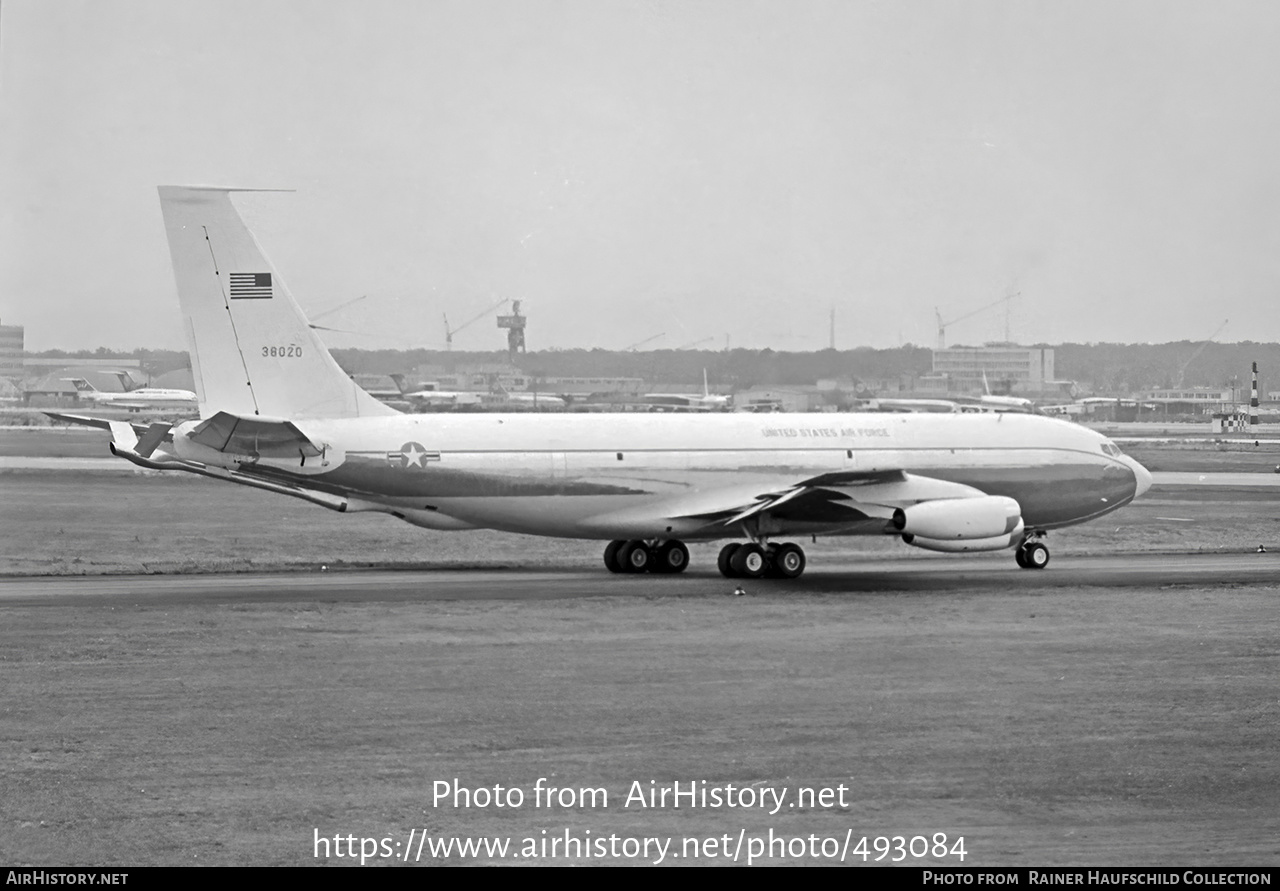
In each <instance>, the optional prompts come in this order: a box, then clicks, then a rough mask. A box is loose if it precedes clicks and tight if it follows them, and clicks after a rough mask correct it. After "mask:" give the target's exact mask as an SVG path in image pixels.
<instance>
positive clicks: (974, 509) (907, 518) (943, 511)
mask: <svg viewBox="0 0 1280 891" xmlns="http://www.w3.org/2000/svg"><path fill="white" fill-rule="evenodd" d="M892 522H893V528H894V529H896V530H897V531H899V532H901V533H903V534H904V535H915V536H919V537H921V538H929V539H934V540H936V541H974V540H977V539H992V538H997V537H1002V538H1007V537H1008V536H1009V535H1010V534H1011V533H1012V532H1013V531H1014V529H1021V528H1022V508H1021V506H1019V504H1018V502H1016V501H1014V500H1013V499H1012V498H1007V497H1005V496H1004V495H983V496H981V497H979V498H947V499H943V500H938V501H925V502H922V503H921V504H913V505H911V506H910V507H900V508H898V509H897V510H895V511H894V512H893V520H892ZM1000 547H1006V545H1000ZM969 550H974V549H973V548H970V549H969Z"/></svg>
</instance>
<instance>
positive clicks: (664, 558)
mask: <svg viewBox="0 0 1280 891" xmlns="http://www.w3.org/2000/svg"><path fill="white" fill-rule="evenodd" d="M688 568H689V549H688V548H687V547H685V545H684V542H682V541H679V540H678V539H674V538H673V539H670V540H669V541H664V542H663V543H662V544H660V545H658V547H657V548H655V549H654V561H653V569H652V570H651V571H652V572H661V573H677V572H684V571H685V570H686V569H688Z"/></svg>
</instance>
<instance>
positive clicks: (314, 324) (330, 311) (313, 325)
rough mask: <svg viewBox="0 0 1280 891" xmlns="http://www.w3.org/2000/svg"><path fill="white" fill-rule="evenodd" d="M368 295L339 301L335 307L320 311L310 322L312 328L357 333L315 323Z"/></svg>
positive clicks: (341, 332) (340, 332)
mask: <svg viewBox="0 0 1280 891" xmlns="http://www.w3.org/2000/svg"><path fill="white" fill-rule="evenodd" d="M368 296H369V295H368V294H361V295H360V296H359V297H357V298H355V299H354V300H348V301H347V302H346V303H339V304H338V305H337V306H335V307H334V308H333V309H326V310H325V311H324V312H322V313H320V314H319V315H316V316H312V317H311V321H310V322H308V324H309V325H310V326H311V327H312V328H314V329H316V330H317V331H336V332H338V333H339V334H355V333H356V332H354V331H343V330H342V329H341V328H326V327H325V326H324V325H317V324H316V323H315V320H316V319H323V318H324V317H325V316H331V315H333V314H334V313H335V312H337V311H338V310H340V309H346V308H347V307H348V306H350V305H351V304H353V303H359V302H360V301H361V300H364V299H365V298H366V297H368Z"/></svg>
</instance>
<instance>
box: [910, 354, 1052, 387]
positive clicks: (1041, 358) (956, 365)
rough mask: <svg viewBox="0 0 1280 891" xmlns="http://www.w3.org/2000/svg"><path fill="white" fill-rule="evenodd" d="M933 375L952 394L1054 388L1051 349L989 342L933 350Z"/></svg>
mask: <svg viewBox="0 0 1280 891" xmlns="http://www.w3.org/2000/svg"><path fill="white" fill-rule="evenodd" d="M931 376H932V377H934V378H937V377H945V378H946V380H947V382H948V386H947V389H948V390H949V391H951V392H954V393H984V392H987V390H988V388H989V389H990V392H992V393H1023V394H1026V393H1041V392H1043V391H1045V390H1055V389H1056V388H1057V384H1056V382H1055V375H1054V370H1053V350H1052V349H1049V348H1044V347H1023V346H1017V345H1015V344H1009V343H992V344H987V345H985V346H980V347H965V346H961V347H947V348H945V349H940V350H934V351H933V374H932V375H931Z"/></svg>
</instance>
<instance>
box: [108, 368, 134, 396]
mask: <svg viewBox="0 0 1280 891" xmlns="http://www.w3.org/2000/svg"><path fill="white" fill-rule="evenodd" d="M112 374H114V375H115V376H116V377H118V378H119V379H120V389H122V390H124V391H125V392H126V393H131V392H133V391H134V390H137V389H138V388H139V384H138V382H137V381H135V380H134V379H133V376H132V375H130V374H129V372H127V371H113V372H112Z"/></svg>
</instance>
